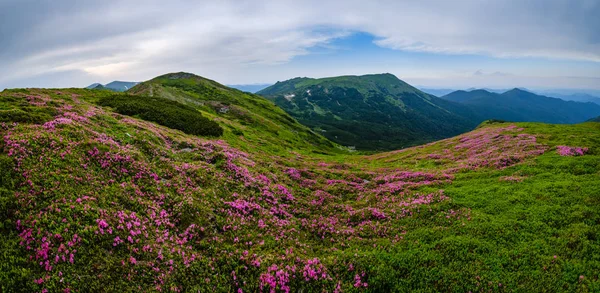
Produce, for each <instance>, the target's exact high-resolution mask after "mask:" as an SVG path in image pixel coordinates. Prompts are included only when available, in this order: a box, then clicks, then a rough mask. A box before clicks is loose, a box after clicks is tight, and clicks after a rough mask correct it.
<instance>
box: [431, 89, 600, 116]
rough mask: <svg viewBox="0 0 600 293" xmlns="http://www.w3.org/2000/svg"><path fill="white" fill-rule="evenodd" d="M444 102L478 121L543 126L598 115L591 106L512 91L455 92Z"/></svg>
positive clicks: (599, 108)
mask: <svg viewBox="0 0 600 293" xmlns="http://www.w3.org/2000/svg"><path fill="white" fill-rule="evenodd" d="M442 98H443V99H446V100H449V101H453V102H458V103H461V104H463V105H465V106H467V107H469V108H470V109H471V110H473V111H474V112H476V113H478V116H479V120H480V121H483V120H488V119H500V120H507V121H531V122H546V123H580V122H584V121H586V120H587V119H590V118H592V117H596V116H598V115H600V106H599V105H596V104H593V103H589V102H588V103H581V102H574V101H564V100H562V99H559V98H554V97H547V96H543V95H538V94H535V93H533V92H530V91H527V90H523V89H520V88H514V89H512V90H509V91H506V92H504V93H502V94H498V93H493V92H489V91H487V90H483V89H479V90H473V91H455V92H452V93H450V94H448V95H446V96H443V97H442Z"/></svg>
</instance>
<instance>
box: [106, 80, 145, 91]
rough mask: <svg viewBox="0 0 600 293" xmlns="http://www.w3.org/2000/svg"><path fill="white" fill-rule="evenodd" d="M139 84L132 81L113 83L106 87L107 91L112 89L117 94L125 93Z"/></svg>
mask: <svg viewBox="0 0 600 293" xmlns="http://www.w3.org/2000/svg"><path fill="white" fill-rule="evenodd" d="M138 83H139V82H132V81H113V82H111V83H108V84H105V85H104V87H105V88H107V89H111V90H114V91H117V92H124V91H127V90H128V89H130V88H132V87H134V86H135V85H136V84H138Z"/></svg>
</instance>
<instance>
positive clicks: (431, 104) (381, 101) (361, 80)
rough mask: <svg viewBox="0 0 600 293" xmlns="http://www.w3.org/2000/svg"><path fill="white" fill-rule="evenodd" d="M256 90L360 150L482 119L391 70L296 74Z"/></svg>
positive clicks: (421, 138)
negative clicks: (312, 75)
mask: <svg viewBox="0 0 600 293" xmlns="http://www.w3.org/2000/svg"><path fill="white" fill-rule="evenodd" d="M258 94H260V95H262V96H265V97H267V98H268V99H270V100H272V101H274V102H275V103H276V104H277V105H278V106H280V107H281V108H283V109H284V110H286V111H287V112H288V113H290V115H292V116H293V117H294V118H296V119H298V121H299V122H300V123H302V124H304V125H307V126H309V127H310V128H312V129H314V130H315V131H318V132H321V133H322V134H323V135H324V136H325V137H327V138H329V139H331V140H332V141H335V142H337V143H339V144H342V145H346V146H355V147H356V148H357V149H361V150H390V149H397V148H400V147H405V146H410V145H415V144H420V143H425V142H430V141H432V140H435V139H441V138H446V137H449V136H453V135H458V134H460V133H463V132H465V131H468V130H471V129H473V128H474V127H475V126H476V125H477V123H478V122H476V121H475V120H476V119H475V118H474V117H475V114H474V113H472V112H471V111H470V110H469V109H467V108H466V107H464V106H462V105H460V104H456V103H452V102H448V101H446V100H443V99H439V98H437V97H435V96H432V95H429V94H426V93H424V92H422V91H420V90H418V89H416V88H414V87H412V86H410V85H409V84H407V83H405V82H403V81H401V80H399V79H398V78H396V77H395V76H394V75H391V74H374V75H364V76H340V77H332V78H322V79H312V78H294V79H290V80H288V81H284V82H278V83H276V84H275V85H273V86H271V87H268V88H266V89H264V90H262V91H259V92H258Z"/></svg>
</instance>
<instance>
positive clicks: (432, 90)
mask: <svg viewBox="0 0 600 293" xmlns="http://www.w3.org/2000/svg"><path fill="white" fill-rule="evenodd" d="M417 88H418V89H419V90H420V91H422V92H425V93H428V94H430V95H434V96H436V97H441V96H445V95H447V94H449V93H451V92H453V91H456V89H438V88H427V87H417Z"/></svg>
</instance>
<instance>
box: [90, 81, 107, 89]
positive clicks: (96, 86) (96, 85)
mask: <svg viewBox="0 0 600 293" xmlns="http://www.w3.org/2000/svg"><path fill="white" fill-rule="evenodd" d="M99 86H100V87H104V86H103V85H102V84H99V83H97V82H96V83H92V84H90V85H88V86H86V87H85V88H86V89H95V88H98V87H99Z"/></svg>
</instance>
